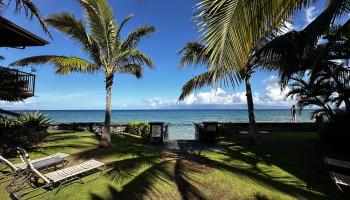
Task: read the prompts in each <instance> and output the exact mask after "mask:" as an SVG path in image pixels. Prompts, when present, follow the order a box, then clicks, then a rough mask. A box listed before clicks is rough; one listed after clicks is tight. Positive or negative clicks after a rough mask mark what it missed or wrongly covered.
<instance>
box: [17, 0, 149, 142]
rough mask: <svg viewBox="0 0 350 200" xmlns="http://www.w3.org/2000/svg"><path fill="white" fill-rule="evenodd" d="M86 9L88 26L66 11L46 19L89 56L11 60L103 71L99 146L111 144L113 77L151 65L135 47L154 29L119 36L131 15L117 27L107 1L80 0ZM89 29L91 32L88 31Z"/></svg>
mask: <svg viewBox="0 0 350 200" xmlns="http://www.w3.org/2000/svg"><path fill="white" fill-rule="evenodd" d="M79 2H80V4H81V6H82V7H83V9H84V11H85V18H86V21H87V24H88V28H87V27H86V25H85V23H84V22H83V21H82V20H78V19H76V18H75V17H74V16H73V15H71V14H69V13H60V14H55V15H52V16H50V17H49V18H48V19H47V20H46V22H47V23H48V24H49V25H51V26H53V27H54V28H56V29H58V30H59V31H61V32H63V33H65V34H66V35H68V36H69V37H70V38H72V39H74V40H76V41H77V42H79V44H80V45H81V49H82V50H83V51H84V52H85V53H86V54H87V55H88V57H89V59H88V60H86V59H84V58H78V57H75V56H70V57H68V56H58V55H41V56H34V57H29V58H24V59H21V60H19V61H16V62H14V63H12V65H19V66H30V65H31V66H33V65H38V64H45V63H49V64H52V65H54V66H55V67H56V68H57V70H56V73H58V74H69V73H71V72H83V73H94V72H98V71H102V72H103V73H104V75H105V90H106V113H105V122H104V130H103V135H102V138H101V141H100V146H102V147H108V146H109V145H110V143H111V138H110V122H111V95H112V85H113V79H114V76H115V75H116V74H118V73H126V74H132V75H134V76H136V77H137V78H140V77H142V74H143V66H144V65H146V66H148V67H150V68H152V67H153V62H152V60H151V59H150V58H149V57H148V56H147V55H146V54H144V53H143V52H142V51H140V50H138V49H137V46H138V44H139V42H140V41H141V40H142V39H143V38H144V37H146V36H148V35H150V34H151V33H153V32H154V31H155V28H154V27H153V26H147V25H145V26H142V27H139V28H137V29H135V30H133V31H132V32H131V33H130V34H129V35H128V36H126V38H124V39H122V38H121V35H120V32H121V30H122V29H123V27H124V25H125V24H126V23H127V22H128V21H129V20H130V19H131V17H132V15H130V16H128V17H126V18H125V19H124V20H123V21H122V22H121V24H120V25H119V26H118V25H117V23H116V22H115V20H114V13H113V10H112V8H111V6H110V5H109V4H108V2H107V0H80V1H79ZM88 30H90V31H88Z"/></svg>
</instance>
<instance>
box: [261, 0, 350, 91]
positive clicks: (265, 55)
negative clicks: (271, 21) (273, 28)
mask: <svg viewBox="0 0 350 200" xmlns="http://www.w3.org/2000/svg"><path fill="white" fill-rule="evenodd" d="M349 12H350V1H349V0H339V1H338V0H329V3H328V6H327V7H326V9H325V10H324V11H323V12H322V13H321V14H320V15H319V16H318V17H317V18H316V19H315V20H314V21H312V22H311V23H310V24H309V25H307V26H306V27H305V28H304V29H303V30H301V31H295V30H293V31H290V32H288V33H286V34H283V35H278V36H277V35H274V36H272V37H271V38H269V40H267V42H266V43H265V44H263V45H262V46H261V48H259V50H258V51H256V52H255V57H256V59H258V60H264V61H259V62H267V63H269V62H270V67H271V68H272V69H274V70H278V71H279V72H280V77H281V85H282V87H284V86H286V85H287V84H288V81H289V79H290V78H291V77H292V75H293V74H295V73H304V72H305V71H307V70H312V71H313V72H315V73H312V74H315V75H316V74H317V72H318V71H320V70H322V66H325V67H327V64H325V63H327V62H328V61H329V60H334V59H348V57H347V55H349V54H348V52H349V43H348V42H344V38H345V39H346V35H349V28H350V20H348V21H347V22H346V23H344V24H343V25H342V26H338V28H337V30H336V29H335V27H336V26H334V22H335V19H336V18H339V17H341V16H344V15H347V14H348V13H349ZM322 37H323V39H324V40H327V42H326V43H322V44H318V40H319V39H320V38H322ZM271 61H273V62H274V63H271ZM310 78H312V79H314V78H316V76H314V75H312V76H311V77H310Z"/></svg>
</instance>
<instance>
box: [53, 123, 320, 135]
mask: <svg viewBox="0 0 350 200" xmlns="http://www.w3.org/2000/svg"><path fill="white" fill-rule="evenodd" d="M126 125H127V123H111V132H114V133H116V132H123V131H125V128H126ZM219 125H230V126H231V127H232V129H233V130H234V131H244V130H245V131H247V130H248V129H249V123H247V122H232V123H220V124H219ZM103 126H104V123H94V122H91V123H89V122H84V123H83V122H82V123H80V122H74V123H59V122H56V123H53V124H52V125H51V126H50V127H49V130H71V131H90V132H102V131H103ZM257 126H258V128H259V130H263V131H271V132H276V131H283V132H288V131H293V132H315V131H318V129H317V125H316V123H313V122H296V123H292V122H257ZM194 132H195V127H193V133H194Z"/></svg>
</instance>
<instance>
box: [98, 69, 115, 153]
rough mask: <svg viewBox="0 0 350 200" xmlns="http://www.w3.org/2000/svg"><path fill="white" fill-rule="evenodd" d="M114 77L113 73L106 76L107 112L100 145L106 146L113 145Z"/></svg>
mask: <svg viewBox="0 0 350 200" xmlns="http://www.w3.org/2000/svg"><path fill="white" fill-rule="evenodd" d="M113 78H114V76H113V75H108V76H107V77H106V113H105V123H104V127H103V134H102V137H101V141H100V147H105V148H106V147H109V146H110V145H111V99H112V85H113Z"/></svg>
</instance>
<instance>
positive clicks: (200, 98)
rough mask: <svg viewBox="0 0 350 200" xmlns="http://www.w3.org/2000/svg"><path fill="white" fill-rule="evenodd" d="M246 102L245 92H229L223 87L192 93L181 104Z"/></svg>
mask: <svg viewBox="0 0 350 200" xmlns="http://www.w3.org/2000/svg"><path fill="white" fill-rule="evenodd" d="M244 103H246V96H245V92H234V93H228V92H226V91H225V90H223V89H221V88H217V89H212V90H211V91H209V92H200V93H198V94H191V95H189V96H188V97H187V98H185V100H184V101H183V102H180V104H186V105H190V104H221V105H229V104H244Z"/></svg>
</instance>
